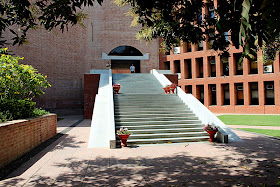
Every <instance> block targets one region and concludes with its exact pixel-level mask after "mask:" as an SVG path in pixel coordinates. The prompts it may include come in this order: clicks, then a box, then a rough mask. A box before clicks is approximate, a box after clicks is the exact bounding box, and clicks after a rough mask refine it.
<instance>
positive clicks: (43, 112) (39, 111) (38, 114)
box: [33, 108, 49, 116]
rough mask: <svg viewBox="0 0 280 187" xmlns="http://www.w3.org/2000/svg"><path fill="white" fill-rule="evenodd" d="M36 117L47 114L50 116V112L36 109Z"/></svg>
mask: <svg viewBox="0 0 280 187" xmlns="http://www.w3.org/2000/svg"><path fill="white" fill-rule="evenodd" d="M33 114H34V116H42V115H45V114H49V112H48V111H46V110H44V109H41V108H35V110H34V111H33Z"/></svg>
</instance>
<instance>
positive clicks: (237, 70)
mask: <svg viewBox="0 0 280 187" xmlns="http://www.w3.org/2000/svg"><path fill="white" fill-rule="evenodd" d="M219 58H220V61H221V63H220V72H221V76H229V60H228V57H223V56H220V57H219ZM240 59H241V53H234V54H233V63H234V65H233V67H234V75H243V60H242V59H241V60H240ZM164 64H165V69H169V70H170V62H165V63H164ZM205 64H206V65H207V66H208V72H207V75H208V77H216V76H217V73H216V70H217V68H218V67H217V65H216V57H215V56H209V57H208V58H207V62H206V63H205V62H203V58H202V57H200V58H196V59H195V69H196V77H194V78H204V72H203V71H204V68H203V66H204V65H205ZM184 66H185V74H184V75H182V79H192V78H193V75H192V61H191V59H184ZM174 69H175V73H181V62H180V60H175V61H174ZM248 73H249V74H258V73H259V71H258V62H257V61H252V62H249V72H248ZM263 73H264V74H267V73H274V64H266V65H263Z"/></svg>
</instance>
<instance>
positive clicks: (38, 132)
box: [0, 114, 57, 168]
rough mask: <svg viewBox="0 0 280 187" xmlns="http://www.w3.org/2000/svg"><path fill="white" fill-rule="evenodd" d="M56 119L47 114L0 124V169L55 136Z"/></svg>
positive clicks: (52, 115)
mask: <svg viewBox="0 0 280 187" xmlns="http://www.w3.org/2000/svg"><path fill="white" fill-rule="evenodd" d="M56 129H57V118H56V115H55V114H47V115H44V116H41V117H38V118H32V119H27V120H14V121H11V122H6V123H1V124H0V168H1V167H3V166H5V165H7V164H9V163H10V162H12V161H14V160H16V159H17V158H19V157H20V156H22V155H23V154H25V153H27V152H28V151H30V150H31V149H33V148H35V147H36V146H38V145H40V144H41V143H43V142H44V141H46V140H48V139H49V138H51V137H53V136H55V135H56V132H57V131H56Z"/></svg>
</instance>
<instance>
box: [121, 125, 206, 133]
mask: <svg viewBox="0 0 280 187" xmlns="http://www.w3.org/2000/svg"><path fill="white" fill-rule="evenodd" d="M116 130H119V129H116ZM130 131H131V132H132V134H156V133H167V132H170V133H176V132H202V131H203V127H202V126H201V127H189V128H163V129H160V128H159V129H135V130H130Z"/></svg>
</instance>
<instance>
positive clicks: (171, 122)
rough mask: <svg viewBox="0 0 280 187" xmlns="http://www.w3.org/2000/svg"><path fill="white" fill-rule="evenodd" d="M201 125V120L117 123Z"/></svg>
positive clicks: (125, 122) (127, 122)
mask: <svg viewBox="0 0 280 187" xmlns="http://www.w3.org/2000/svg"><path fill="white" fill-rule="evenodd" d="M198 123H201V121H200V120H185V119H182V120H180V119H178V120H170V121H156V120H155V121H122V122H118V121H116V122H115V124H116V125H121V124H123V125H124V126H125V125H130V126H131V125H136V126H137V125H162V124H198Z"/></svg>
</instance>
